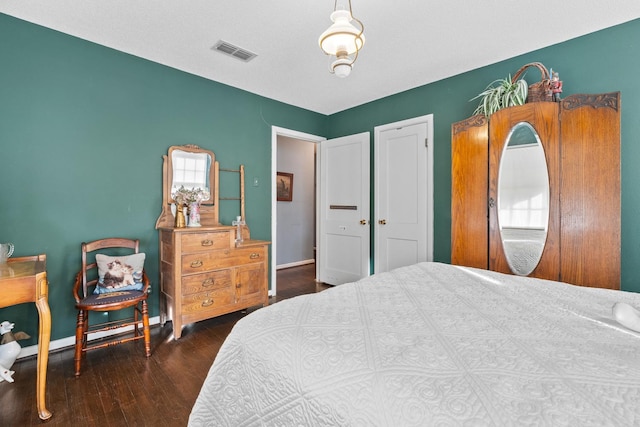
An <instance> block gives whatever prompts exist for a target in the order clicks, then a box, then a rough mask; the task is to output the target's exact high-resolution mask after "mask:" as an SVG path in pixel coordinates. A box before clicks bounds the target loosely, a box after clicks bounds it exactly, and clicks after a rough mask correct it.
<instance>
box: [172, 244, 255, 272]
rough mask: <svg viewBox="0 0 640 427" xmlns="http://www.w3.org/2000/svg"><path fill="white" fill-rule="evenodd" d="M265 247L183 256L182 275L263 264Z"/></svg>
mask: <svg viewBox="0 0 640 427" xmlns="http://www.w3.org/2000/svg"><path fill="white" fill-rule="evenodd" d="M266 256H267V254H266V251H265V248H264V247H250V248H237V249H228V250H221V251H210V252H202V253H199V254H187V255H183V256H182V274H188V273H196V272H204V271H208V270H216V269H219V268H227V267H233V266H238V265H244V264H251V263H258V262H263V261H265V259H266Z"/></svg>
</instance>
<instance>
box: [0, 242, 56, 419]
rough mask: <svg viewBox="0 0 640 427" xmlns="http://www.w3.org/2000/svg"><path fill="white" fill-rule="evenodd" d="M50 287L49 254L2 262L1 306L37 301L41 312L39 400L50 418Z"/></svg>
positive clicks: (43, 416)
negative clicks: (47, 405)
mask: <svg viewBox="0 0 640 427" xmlns="http://www.w3.org/2000/svg"><path fill="white" fill-rule="evenodd" d="M48 289H49V287H48V283H47V272H46V255H44V254H43V255H36V256H29V257H22V258H9V261H8V262H6V263H0V308H3V307H8V306H10V305H16V304H22V303H25V302H35V303H36V307H37V309H38V314H39V316H40V322H39V327H38V362H37V365H38V372H37V380H36V403H37V406H38V415H39V416H40V419H41V420H48V419H49V418H51V415H52V414H51V412H49V411H48V410H47V408H46V407H45V391H46V384H47V364H48V362H49V341H50V339H51V312H50V311H49V303H48V301H47V298H48V295H49V293H48Z"/></svg>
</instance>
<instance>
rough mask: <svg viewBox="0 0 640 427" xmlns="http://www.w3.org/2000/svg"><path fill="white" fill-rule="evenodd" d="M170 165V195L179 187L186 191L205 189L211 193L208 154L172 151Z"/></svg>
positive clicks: (209, 157) (209, 158) (209, 159)
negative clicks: (171, 169)
mask: <svg viewBox="0 0 640 427" xmlns="http://www.w3.org/2000/svg"><path fill="white" fill-rule="evenodd" d="M171 165H172V168H173V171H172V172H173V174H172V175H173V182H172V183H171V193H174V192H175V191H176V190H177V189H179V188H180V187H181V186H184V187H185V188H187V189H194V188H201V189H203V190H204V189H206V190H207V191H209V193H211V183H210V182H209V176H210V174H209V171H210V168H211V156H210V155H209V154H208V153H191V152H187V151H182V150H173V152H172V153H171Z"/></svg>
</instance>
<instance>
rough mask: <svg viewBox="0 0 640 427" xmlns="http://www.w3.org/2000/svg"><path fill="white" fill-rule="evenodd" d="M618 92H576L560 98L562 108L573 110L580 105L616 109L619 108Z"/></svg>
mask: <svg viewBox="0 0 640 427" xmlns="http://www.w3.org/2000/svg"><path fill="white" fill-rule="evenodd" d="M619 104H620V92H610V93H599V94H593V95H592V94H577V95H571V96H569V97H567V98H565V99H563V100H562V108H563V109H564V110H574V109H576V108H580V107H592V108H612V109H613V110H615V111H618V109H619V108H620V105H619Z"/></svg>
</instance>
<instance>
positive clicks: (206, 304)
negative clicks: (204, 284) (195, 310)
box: [202, 298, 213, 307]
mask: <svg viewBox="0 0 640 427" xmlns="http://www.w3.org/2000/svg"><path fill="white" fill-rule="evenodd" d="M211 305H213V298H207V299H206V300H204V301H202V306H203V307H209V306H211Z"/></svg>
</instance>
